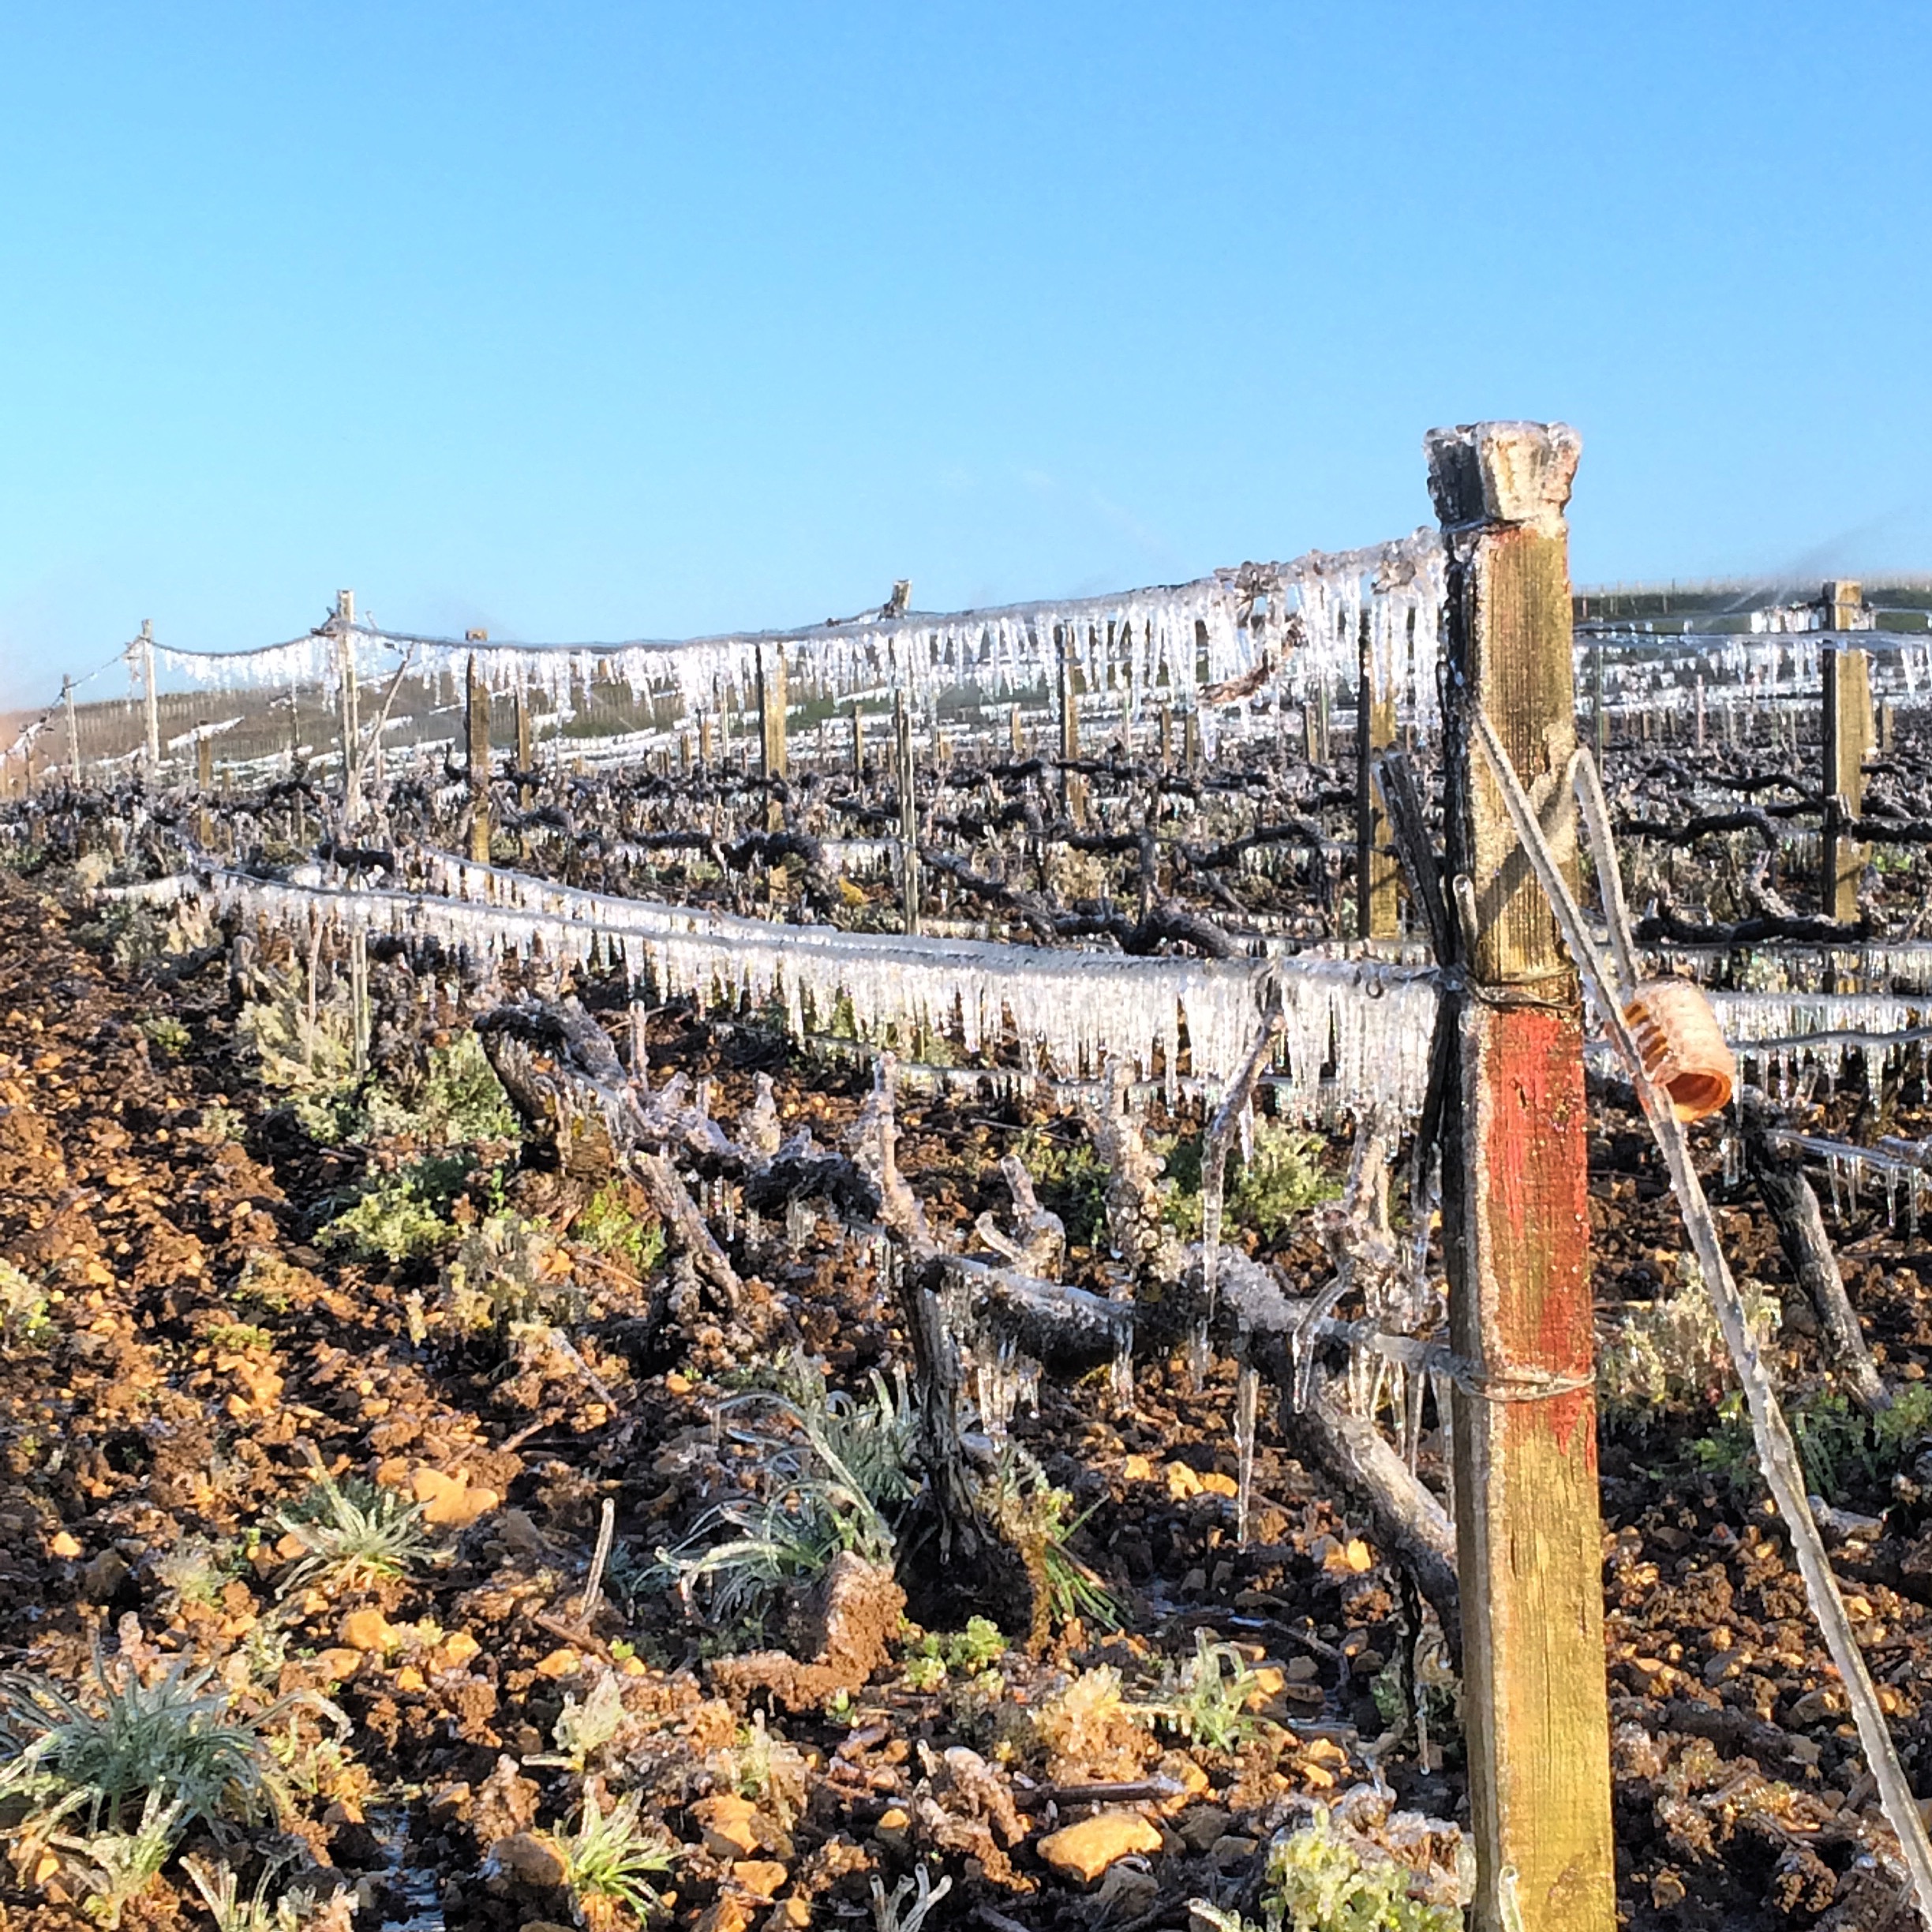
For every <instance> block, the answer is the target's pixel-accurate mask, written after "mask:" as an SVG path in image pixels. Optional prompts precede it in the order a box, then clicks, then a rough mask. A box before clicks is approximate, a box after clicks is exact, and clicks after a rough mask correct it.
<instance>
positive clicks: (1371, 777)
mask: <svg viewBox="0 0 1932 1932" xmlns="http://www.w3.org/2000/svg"><path fill="white" fill-rule="evenodd" d="M1357 650H1358V655H1359V670H1360V676H1359V678H1358V680H1357V686H1356V703H1355V936H1356V938H1358V939H1393V938H1395V936H1396V934H1397V933H1398V931H1399V930H1401V906H1400V904H1399V902H1398V900H1397V897H1396V884H1395V881H1396V871H1397V868H1396V863H1395V853H1394V852H1392V851H1391V850H1390V848H1389V826H1388V814H1387V813H1386V812H1385V811H1383V809H1382V799H1381V796H1380V793H1379V792H1377V791H1376V787H1375V758H1376V753H1377V752H1378V751H1387V749H1388V748H1389V747H1391V745H1392V744H1394V743H1395V691H1394V690H1393V688H1390V689H1387V690H1385V689H1383V687H1381V685H1380V683H1378V681H1377V680H1376V670H1375V664H1374V655H1373V653H1372V651H1371V650H1370V649H1369V642H1368V611H1367V609H1366V608H1364V610H1363V612H1362V614H1361V629H1360V632H1359V635H1358V636H1357Z"/></svg>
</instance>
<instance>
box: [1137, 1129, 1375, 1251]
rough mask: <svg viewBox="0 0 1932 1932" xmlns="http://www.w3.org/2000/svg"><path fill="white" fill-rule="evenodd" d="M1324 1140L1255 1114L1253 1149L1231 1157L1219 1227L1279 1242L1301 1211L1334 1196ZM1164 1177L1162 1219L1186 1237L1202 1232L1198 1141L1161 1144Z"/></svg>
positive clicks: (1192, 1138)
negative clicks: (1326, 1167) (1324, 1161)
mask: <svg viewBox="0 0 1932 1932" xmlns="http://www.w3.org/2000/svg"><path fill="white" fill-rule="evenodd" d="M1327 1145H1328V1144H1327V1140H1325V1139H1324V1137H1323V1136H1321V1135H1320V1134H1319V1133H1315V1132H1313V1131H1312V1129H1306V1128H1301V1127H1293V1126H1290V1125H1288V1124H1287V1123H1286V1121H1274V1120H1269V1119H1267V1118H1256V1121H1255V1123H1254V1143H1253V1149H1252V1152H1251V1153H1250V1154H1249V1155H1248V1157H1247V1159H1245V1160H1244V1159H1242V1158H1241V1154H1240V1152H1239V1151H1238V1149H1237V1150H1236V1151H1234V1153H1233V1154H1232V1155H1230V1160H1229V1170H1230V1171H1229V1178H1228V1180H1227V1182H1226V1191H1225V1193H1224V1196H1223V1202H1222V1226H1223V1227H1224V1228H1227V1229H1230V1230H1232V1229H1234V1228H1252V1230H1254V1231H1255V1233H1256V1234H1259V1235H1260V1237H1261V1238H1262V1239H1263V1240H1264V1241H1275V1240H1278V1239H1279V1237H1280V1236H1281V1235H1282V1234H1283V1233H1284V1232H1286V1230H1287V1228H1288V1226H1289V1224H1290V1222H1292V1221H1294V1219H1295V1218H1296V1217H1297V1215H1304V1214H1306V1213H1307V1212H1308V1211H1309V1208H1311V1207H1316V1206H1317V1205H1318V1204H1320V1203H1321V1202H1323V1201H1325V1200H1335V1199H1336V1198H1337V1197H1338V1196H1339V1195H1340V1193H1341V1192H1342V1186H1341V1183H1340V1182H1339V1181H1337V1180H1336V1179H1335V1178H1334V1177H1333V1176H1332V1175H1331V1174H1328V1173H1327V1172H1326V1171H1325V1170H1324V1168H1323V1166H1322V1157H1323V1155H1324V1154H1325V1153H1326V1151H1327ZM1164 1151H1165V1152H1166V1180H1165V1181H1164V1182H1163V1185H1162V1188H1161V1217H1162V1219H1163V1220H1165V1221H1166V1223H1167V1225H1168V1226H1170V1227H1171V1228H1172V1229H1173V1230H1174V1232H1175V1233H1176V1234H1179V1235H1180V1236H1181V1238H1182V1239H1183V1240H1185V1241H1197V1240H1199V1239H1200V1232H1201V1143H1200V1138H1199V1137H1198V1136H1189V1137H1176V1138H1175V1139H1174V1140H1172V1141H1171V1142H1170V1143H1168V1144H1167V1145H1166V1148H1165V1150H1164Z"/></svg>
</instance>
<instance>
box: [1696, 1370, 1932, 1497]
mask: <svg viewBox="0 0 1932 1932" xmlns="http://www.w3.org/2000/svg"><path fill="white" fill-rule="evenodd" d="M1784 1413H1785V1418H1786V1420H1787V1421H1788V1422H1789V1423H1790V1425H1791V1432H1792V1440H1794V1441H1795V1443H1796V1444H1797V1447H1798V1455H1799V1461H1800V1462H1802V1463H1803V1466H1804V1473H1805V1482H1806V1485H1807V1488H1810V1490H1811V1491H1812V1492H1813V1493H1814V1494H1815V1495H1818V1496H1822V1497H1824V1499H1825V1501H1826V1502H1828V1503H1842V1502H1844V1501H1847V1500H1852V1499H1855V1498H1857V1497H1859V1496H1866V1497H1867V1498H1870V1497H1872V1496H1873V1495H1874V1492H1883V1491H1884V1489H1885V1486H1886V1485H1887V1484H1888V1483H1889V1481H1890V1479H1891V1477H1893V1474H1894V1473H1896V1471H1897V1470H1898V1469H1899V1468H1900V1466H1901V1465H1902V1464H1903V1463H1904V1462H1906V1461H1907V1460H1908V1458H1909V1457H1910V1456H1911V1454H1912V1452H1913V1451H1915V1450H1916V1449H1917V1448H1918V1447H1919V1446H1920V1445H1921V1444H1922V1443H1923V1441H1924V1440H1925V1438H1926V1435H1927V1434H1928V1433H1932V1383H1925V1382H1912V1383H1907V1384H1906V1385H1905V1387H1903V1388H1902V1389H1900V1390H1898V1391H1896V1392H1895V1393H1894V1395H1893V1400H1892V1402H1891V1405H1890V1406H1889V1407H1888V1408H1885V1409H1881V1410H1880V1411H1879V1412H1878V1414H1877V1415H1875V1416H1867V1415H1866V1414H1865V1413H1863V1411H1862V1410H1857V1409H1855V1408H1854V1407H1853V1406H1852V1404H1851V1402H1848V1400H1847V1399H1846V1398H1845V1397H1844V1396H1843V1395H1840V1394H1838V1393H1837V1391H1835V1390H1818V1391H1814V1392H1812V1393H1811V1394H1810V1395H1805V1396H1802V1397H1800V1398H1799V1399H1798V1400H1797V1401H1795V1402H1789V1403H1787V1404H1786V1406H1785V1410H1784ZM1690 1460H1691V1462H1692V1463H1693V1464H1694V1466H1695V1467H1697V1468H1698V1469H1699V1470H1702V1471H1703V1472H1704V1473H1705V1474H1706V1475H1708V1476H1710V1477H1713V1478H1714V1479H1716V1480H1717V1481H1720V1482H1722V1483H1724V1485H1726V1486H1727V1487H1728V1488H1731V1489H1732V1490H1733V1491H1734V1492H1736V1493H1738V1494H1739V1495H1742V1496H1751V1495H1755V1494H1756V1493H1757V1492H1758V1489H1759V1488H1762V1484H1763V1473H1762V1470H1760V1468H1759V1466H1758V1451H1757V1447H1756V1444H1755V1443H1754V1440H1753V1438H1752V1436H1751V1427H1750V1415H1749V1413H1748V1412H1747V1410H1746V1408H1745V1404H1744V1398H1743V1394H1742V1392H1741V1391H1737V1390H1733V1391H1732V1392H1731V1393H1730V1394H1729V1395H1727V1396H1725V1397H1724V1400H1723V1401H1722V1402H1720V1403H1719V1405H1718V1408H1717V1427H1716V1428H1714V1429H1713V1430H1711V1431H1710V1432H1709V1434H1707V1435H1704V1436H1698V1438H1697V1439H1696V1440H1694V1441H1693V1442H1692V1443H1691V1444H1690Z"/></svg>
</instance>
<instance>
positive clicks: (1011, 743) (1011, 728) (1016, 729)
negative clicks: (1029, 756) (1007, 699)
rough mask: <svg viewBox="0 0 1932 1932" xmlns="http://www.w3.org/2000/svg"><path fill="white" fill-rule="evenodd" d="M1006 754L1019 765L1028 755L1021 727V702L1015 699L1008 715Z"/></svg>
mask: <svg viewBox="0 0 1932 1932" xmlns="http://www.w3.org/2000/svg"><path fill="white" fill-rule="evenodd" d="M1006 754H1007V756H1008V757H1009V758H1011V759H1012V760H1013V762H1014V764H1016V765H1017V764H1018V763H1019V762H1020V760H1021V759H1022V758H1024V757H1025V755H1026V738H1025V736H1024V733H1023V732H1022V731H1021V729H1020V701H1019V699H1018V698H1015V699H1014V700H1013V704H1012V706H1011V707H1010V709H1009V710H1008V711H1007V713H1006Z"/></svg>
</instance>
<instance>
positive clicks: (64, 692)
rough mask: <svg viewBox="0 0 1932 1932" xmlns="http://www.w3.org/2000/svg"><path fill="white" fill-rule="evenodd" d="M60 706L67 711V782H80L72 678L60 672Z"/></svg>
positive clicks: (77, 724)
mask: <svg viewBox="0 0 1932 1932" xmlns="http://www.w3.org/2000/svg"><path fill="white" fill-rule="evenodd" d="M61 708H62V710H64V711H65V712H66V713H67V782H68V784H70V785H77V784H79V783H80V718H79V717H78V716H77V714H76V713H75V711H74V695H73V679H72V678H71V677H69V676H68V675H67V674H66V672H62V674H61Z"/></svg>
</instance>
